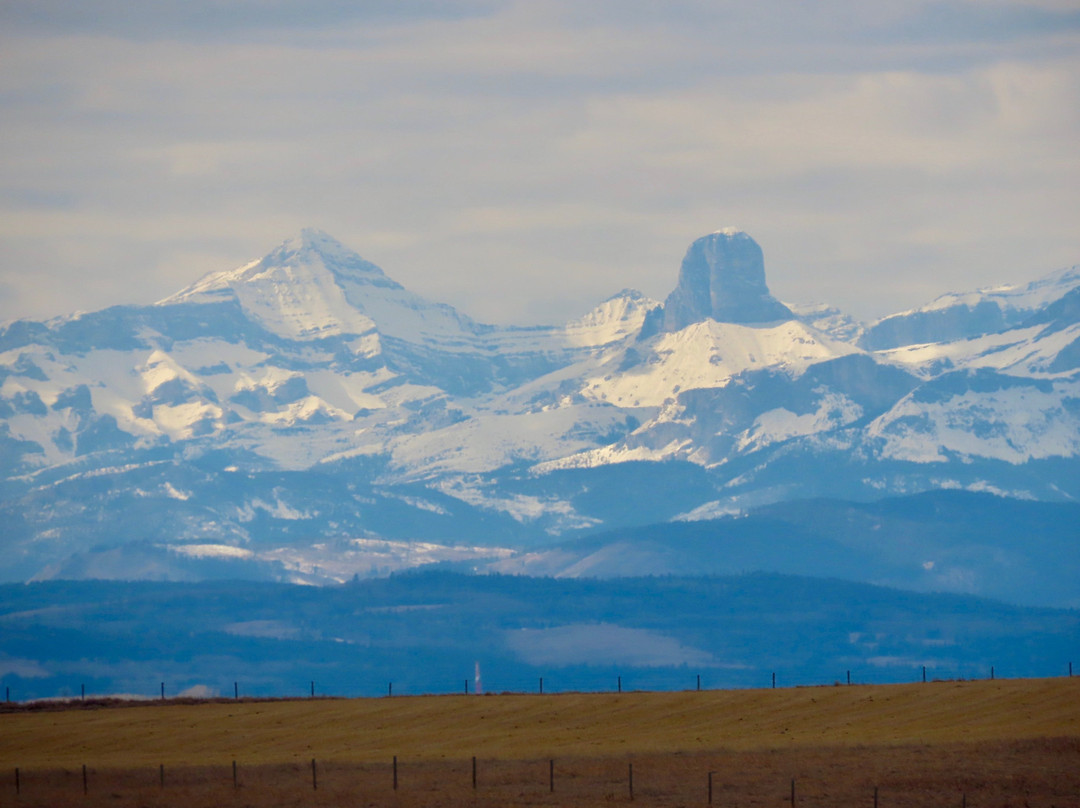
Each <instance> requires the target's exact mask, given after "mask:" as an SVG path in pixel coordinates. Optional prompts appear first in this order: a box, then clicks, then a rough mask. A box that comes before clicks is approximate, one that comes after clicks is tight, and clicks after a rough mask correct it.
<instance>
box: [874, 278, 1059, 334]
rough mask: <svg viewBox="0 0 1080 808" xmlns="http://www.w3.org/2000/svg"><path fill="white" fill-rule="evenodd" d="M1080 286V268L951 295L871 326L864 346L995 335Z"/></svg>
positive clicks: (948, 294) (885, 318) (892, 315)
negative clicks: (1029, 281) (1016, 282)
mask: <svg viewBox="0 0 1080 808" xmlns="http://www.w3.org/2000/svg"><path fill="white" fill-rule="evenodd" d="M1078 287H1080V265H1076V266H1072V267H1066V268H1064V269H1059V270H1057V271H1056V272H1051V273H1050V274H1048V275H1045V276H1043V277H1041V278H1038V279H1037V280H1034V281H1032V282H1031V283H1027V284H1003V285H999V286H991V287H985V288H982V289H976V290H974V291H971V292H959V293H958V292H950V293H947V294H944V295H941V296H940V297H938V298H936V299H934V300H933V301H931V302H930V303H928V304H926V305H925V306H920V307H918V308H915V309H910V310H908V311H902V312H898V313H897V314H890V315H889V316H888V317H883V318H881V319H880V320H878V321H877V322H874V323H872V324H870V325H869V326H868V327H867V329H866V331H865V333H864V334H863V335H862V337H861V338H860V345H862V346H863V347H864V348H868V349H871V350H888V349H892V348H900V347H903V346H906V345H921V344H926V343H936V342H951V341H954V340H961V339H970V338H972V337H978V336H981V335H983V334H993V333H996V332H1000V331H1004V330H1006V329H1009V328H1015V327H1017V326H1019V325H1020V324H1021V323H1023V322H1024V321H1025V320H1026V319H1027V318H1028V317H1029V316H1031V315H1032V314H1033V313H1034V312H1036V311H1037V310H1039V309H1042V308H1044V307H1046V306H1048V305H1050V304H1051V303H1053V302H1055V301H1057V300H1060V299H1061V298H1063V297H1064V296H1065V295H1066V294H1068V293H1069V292H1070V291H1072V290H1073V289H1076V288H1078Z"/></svg>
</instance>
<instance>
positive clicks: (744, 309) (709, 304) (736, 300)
mask: <svg viewBox="0 0 1080 808" xmlns="http://www.w3.org/2000/svg"><path fill="white" fill-rule="evenodd" d="M792 317H793V315H792V313H791V311H790V310H789V309H788V308H787V306H785V305H784V304H783V303H781V302H780V301H779V300H777V299H776V298H775V297H773V296H772V295H771V294H769V287H768V286H766V284H765V259H764V256H763V254H762V252H761V247H759V246H758V243H757V242H756V241H754V239H752V238H751V237H750V236H749V235H747V234H746V233H744V232H743V231H741V230H738V229H736V228H733V227H725V228H724V229H722V230H717V231H716V232H715V233H710V234H709V235H707V236H702V237H701V238H699V239H697V240H696V241H695V242H694V243H693V244H691V245H690V248H689V249H688V250H687V251H686V257H684V258H683V262H682V267H681V268H680V269H679V283H678V285H677V286H676V287H675V290H674V291H673V292H672V293H671V294H670V295H668V298H667V300H666V301H665V302H664V330H665V331H680V330H682V329H683V328H685V327H686V326H688V325H690V324H691V323H696V322H700V321H702V320H705V319H713V320H716V321H717V322H721V323H764V322H773V321H776V320H790V319H792Z"/></svg>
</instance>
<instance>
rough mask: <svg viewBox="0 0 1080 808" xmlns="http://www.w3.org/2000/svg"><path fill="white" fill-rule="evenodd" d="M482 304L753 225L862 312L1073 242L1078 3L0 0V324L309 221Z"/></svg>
mask: <svg viewBox="0 0 1080 808" xmlns="http://www.w3.org/2000/svg"><path fill="white" fill-rule="evenodd" d="M308 226H311V227H317V228H320V229H322V230H325V231H327V232H328V233H330V234H331V235H333V236H335V237H336V238H338V239H339V240H340V241H342V242H344V243H345V244H346V245H348V246H350V247H352V248H353V249H355V250H356V251H357V252H359V253H360V254H361V255H362V256H364V257H365V258H366V259H368V260H370V261H373V262H374V263H376V264H378V265H379V266H381V267H382V268H383V269H384V270H385V271H386V272H387V274H388V275H390V276H391V277H393V278H395V279H396V280H398V281H399V282H401V283H403V284H404V285H405V286H407V287H408V288H410V289H412V290H413V291H415V292H418V293H419V294H421V295H424V296H425V297H427V298H429V299H432V300H437V301H441V302H447V303H450V304H452V305H454V306H456V307H458V308H460V309H461V310H462V311H464V312H465V313H467V314H469V315H470V316H472V317H474V318H476V319H479V320H481V321H485V322H493V323H519V324H531V323H547V322H560V321H565V320H566V319H569V318H572V317H576V316H579V315H581V314H582V313H584V312H585V311H587V310H588V309H590V308H592V307H593V306H594V305H595V304H597V303H599V302H600V301H601V300H604V299H605V298H607V297H610V296H611V295H613V294H615V293H617V292H618V291H619V290H621V289H623V288H625V287H632V288H636V289H639V290H641V291H643V292H645V293H646V294H648V295H651V296H652V297H655V298H658V299H663V298H664V297H665V296H666V295H667V294H668V292H669V291H670V290H671V289H672V288H673V287H674V286H675V283H676V280H677V275H678V268H679V263H680V261H681V259H682V256H683V254H684V253H685V251H686V248H687V246H688V245H689V244H690V243H691V242H692V241H693V240H694V239H695V238H697V237H699V236H701V235H704V234H706V233H709V232H712V231H714V230H717V229H719V228H722V227H728V226H734V227H739V228H741V229H744V230H746V231H747V232H748V233H750V234H751V235H752V236H753V237H754V238H755V239H756V240H757V241H758V243H759V244H760V245H761V246H762V249H763V251H764V253H765V264H766V273H767V276H768V282H769V285H770V288H771V290H772V292H773V293H774V294H775V295H776V296H777V297H779V298H781V299H782V300H784V301H787V302H792V303H809V302H828V303H832V304H834V305H837V306H839V307H841V308H842V309H844V310H846V311H848V312H849V313H851V314H853V315H855V316H857V317H859V318H862V319H873V318H876V317H880V316H883V315H885V314H888V313H891V312H895V311H899V310H903V309H906V308H910V307H912V306H917V305H920V304H923V303H926V302H929V300H931V299H932V298H934V297H936V296H937V295H939V294H942V293H945V292H949V291H963V290H968V289H973V288H978V287H983V286H988V285H995V284H1001V283H1009V282H1012V283H1023V282H1027V281H1030V280H1033V279H1034V278H1036V277H1039V276H1041V275H1043V274H1046V273H1048V272H1050V271H1053V270H1055V269H1058V268H1061V267H1064V266H1069V265H1072V264H1078V263H1080V0H1031V1H1028V0H1012V1H1002V2H995V1H994V0H944V1H943V2H924V0H873V2H866V0H819V1H818V2H812V3H808V2H805V0H758V1H757V2H736V1H731V2H724V0H668V1H667V2H664V3H656V2H653V0H543V1H542V2H541V0H526V1H525V2H500V1H499V0H392V2H363V1H362V0H361V1H359V2H357V1H355V0H353V1H352V2H347V1H346V0H307V2H287V1H286V0H234V1H233V2H222V1H221V0H156V2H153V3H145V2H134V0H129V1H121V0H80V2H78V3H72V2H70V0H0V321H3V320H10V319H14V318H20V317H24V318H33V319H43V318H47V317H53V316H57V315H62V314H66V313H69V312H72V311H76V310H83V311H90V310H95V309H99V308H103V307H105V306H108V305H113V304H119V303H139V304H142V303H150V302H153V301H155V300H158V299H160V298H163V297H165V296H167V295H169V294H171V293H173V292H175V291H177V290H179V289H181V288H183V287H184V286H186V285H188V284H190V283H192V282H193V281H195V280H196V279H197V278H199V277H201V276H202V275H204V274H206V273H207V272H210V271H219V270H227V269H230V268H233V267H235V266H238V265H240V264H242V263H245V262H247V261H249V260H251V259H253V258H258V257H260V256H261V255H263V254H265V253H267V252H269V251H270V250H271V249H273V248H274V247H275V246H276V245H277V244H279V243H280V242H282V241H284V240H286V239H287V238H289V237H291V236H293V235H295V234H296V233H297V232H298V231H299V230H300V229H301V228H303V227H308Z"/></svg>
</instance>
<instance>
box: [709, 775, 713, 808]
mask: <svg viewBox="0 0 1080 808" xmlns="http://www.w3.org/2000/svg"><path fill="white" fill-rule="evenodd" d="M712 776H713V773H712V772H709V805H712Z"/></svg>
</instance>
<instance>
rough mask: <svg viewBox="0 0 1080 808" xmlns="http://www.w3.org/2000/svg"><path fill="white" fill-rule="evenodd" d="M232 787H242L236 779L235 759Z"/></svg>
mask: <svg viewBox="0 0 1080 808" xmlns="http://www.w3.org/2000/svg"><path fill="white" fill-rule="evenodd" d="M232 787H233V788H240V785H239V783H238V782H237V780H236V761H235V760H234V761H233V762H232Z"/></svg>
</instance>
